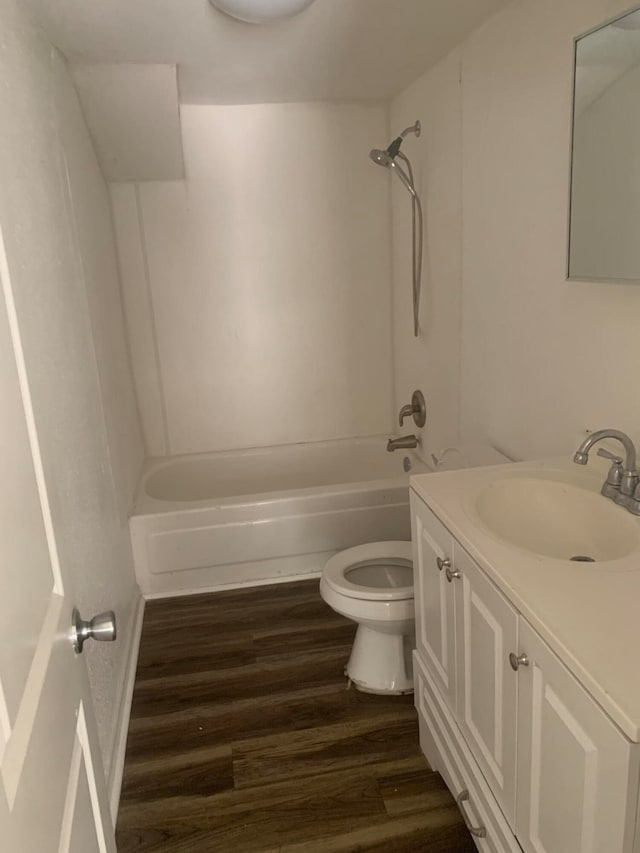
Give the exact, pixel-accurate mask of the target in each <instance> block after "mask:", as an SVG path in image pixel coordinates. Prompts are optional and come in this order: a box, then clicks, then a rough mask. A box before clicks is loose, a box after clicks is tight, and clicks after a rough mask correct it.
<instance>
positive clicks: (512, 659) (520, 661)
mask: <svg viewBox="0 0 640 853" xmlns="http://www.w3.org/2000/svg"><path fill="white" fill-rule="evenodd" d="M509 663H510V664H511V669H512V670H513V671H514V672H517V671H518V670H519V669H520V667H521V666H529V658H528V657H527V656H526V655H516V654H514V653H513V652H511V654H510V655H509Z"/></svg>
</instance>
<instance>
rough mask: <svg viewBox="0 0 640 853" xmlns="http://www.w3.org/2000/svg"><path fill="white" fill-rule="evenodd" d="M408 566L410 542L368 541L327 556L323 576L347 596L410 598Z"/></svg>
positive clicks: (374, 599)
mask: <svg viewBox="0 0 640 853" xmlns="http://www.w3.org/2000/svg"><path fill="white" fill-rule="evenodd" d="M412 565H413V557H412V551H411V542H370V543H368V544H367V545H357V546H356V547H355V548H348V549H347V550H346V551H341V552H340V553H338V554H336V555H335V556H333V557H331V558H330V559H329V560H328V561H327V564H326V565H325V568H324V572H323V578H324V581H325V583H326V584H327V586H328V587H329V588H330V589H332V590H333V591H334V592H337V593H339V594H340V595H346V596H348V597H349V598H357V599H361V600H367V601H403V600H408V599H413V595H414V591H413V574H412ZM350 575H352V578H351V579H350V577H349V576H350ZM408 579H410V580H411V582H410V583H409V584H408V583H407V582H406V581H407V580H408ZM358 581H360V582H358ZM396 583H397V584H398V585H397V586H396V585H395V584H396Z"/></svg>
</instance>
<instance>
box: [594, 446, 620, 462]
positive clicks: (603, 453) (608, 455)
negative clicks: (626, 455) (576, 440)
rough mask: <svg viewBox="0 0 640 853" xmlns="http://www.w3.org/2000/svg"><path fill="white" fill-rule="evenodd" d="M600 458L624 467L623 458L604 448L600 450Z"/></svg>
mask: <svg viewBox="0 0 640 853" xmlns="http://www.w3.org/2000/svg"><path fill="white" fill-rule="evenodd" d="M598 456H602V458H603V459H610V460H611V462H613V464H614V465H622V461H623V460H622V457H621V456H616V455H615V453H610V452H609V451H608V450H606V449H605V448H604V447H601V448H600V450H598Z"/></svg>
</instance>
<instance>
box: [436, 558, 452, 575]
mask: <svg viewBox="0 0 640 853" xmlns="http://www.w3.org/2000/svg"><path fill="white" fill-rule="evenodd" d="M436 566H437V567H438V571H439V572H441V571H442V570H443V569H450V568H451V560H450V559H449V558H448V557H445V558H444V560H443V559H442V557H436Z"/></svg>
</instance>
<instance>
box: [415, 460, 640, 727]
mask: <svg viewBox="0 0 640 853" xmlns="http://www.w3.org/2000/svg"><path fill="white" fill-rule="evenodd" d="M592 455H595V454H592ZM606 471H607V465H606V464H604V465H603V464H600V463H599V461H597V460H594V462H593V463H592V462H591V461H590V462H589V465H588V466H587V467H586V468H582V467H580V466H578V465H574V464H573V463H572V462H571V460H570V459H566V458H565V459H553V460H545V461H542V462H520V463H515V464H512V465H498V466H491V467H487V468H467V469H463V470H458V471H446V472H439V473H435V474H433V473H432V474H422V475H419V476H414V477H411V480H410V482H411V488H412V489H413V490H414V491H415V492H416V493H417V494H418V495H419V496H420V497H421V498H422V499H423V500H424V501H425V502H426V503H427V504H428V505H429V507H430V508H431V510H432V511H433V512H434V513H435V515H436V516H437V517H438V518H439V519H440V521H441V522H442V523H443V524H444V525H445V527H447V528H448V529H449V530H450V531H451V533H452V534H453V536H454V537H455V538H456V539H457V540H458V541H459V542H460V544H461V545H462V546H463V547H464V548H465V550H466V551H468V552H469V554H470V555H471V556H472V557H473V558H474V559H475V560H476V562H477V563H478V564H479V565H480V566H481V567H482V568H483V569H484V570H485V572H486V573H487V575H488V576H489V577H490V578H491V579H492V580H493V582H494V583H495V584H496V586H497V587H498V588H499V589H500V590H501V591H502V592H503V593H504V595H505V596H506V597H507V598H508V599H509V601H511V603H512V604H513V605H514V607H516V608H517V610H519V611H520V613H521V614H522V615H523V616H524V617H525V619H526V620H527V621H528V622H529V623H530V624H531V625H532V626H533V627H534V628H535V630H536V631H537V632H538V633H539V634H540V635H541V636H542V637H543V638H544V640H545V641H546V642H547V643H548V644H549V646H550V647H551V648H552V649H553V650H554V651H555V652H556V654H557V655H558V656H559V657H560V658H561V659H562V661H563V662H564V663H565V665H566V666H567V667H568V668H569V669H570V670H571V672H573V674H574V675H575V676H576V678H577V679H578V680H579V681H580V682H581V683H582V685H583V686H584V687H585V689H586V690H587V691H588V692H589V693H590V694H591V695H592V696H593V697H594V699H595V700H596V701H597V702H598V703H599V704H600V705H601V706H602V708H603V709H604V710H605V711H606V712H607V713H608V714H609V716H610V717H611V718H612V719H613V720H614V722H615V723H616V724H617V725H618V726H619V727H620V729H622V731H623V732H624V734H625V735H626V736H627V737H628V738H629V739H630V740H632V741H635V742H640V548H638V549H636V550H635V551H633V552H632V553H631V554H630V555H628V556H626V557H624V558H622V559H618V560H612V561H606V562H605V561H602V562H597V563H577V562H570V561H568V560H557V559H551V558H548V557H542V556H538V555H537V554H534V553H531V552H530V551H525V550H522V549H520V548H516V547H515V546H512V545H509V544H507V543H505V542H504V541H503V540H501V539H498V538H496V537H495V536H494V535H493V534H492V533H491V531H490V530H489V529H488V528H486V527H485V526H484V525H483V524H482V522H481V521H480V519H479V518H478V517H477V514H476V512H475V509H474V506H475V500H476V498H477V496H478V495H479V494H480V493H481V491H482V490H483V489H484V488H486V487H487V486H488V485H489V484H490V483H491V482H493V481H495V480H499V479H503V478H506V477H521V476H523V475H525V476H526V475H528V474H530V475H531V476H532V477H539V476H542V477H548V478H553V479H556V478H557V479H562V480H563V481H564V482H568V483H572V484H574V485H578V486H580V487H581V488H585V489H588V490H589V491H593V492H595V493H598V492H599V491H600V487H601V485H602V482H603V480H604V476H605V475H606ZM602 500H607V501H608V499H607V498H602ZM611 503H612V502H611ZM612 505H613V504H612ZM614 509H615V510H616V511H617V512H621V513H624V514H625V515H626V516H628V517H629V518H630V519H633V521H635V523H636V524H638V526H639V529H640V519H636V518H635V517H634V516H631V515H630V514H629V513H627V511H626V510H625V509H622V508H621V507H615V506H614ZM514 651H515V650H514ZM518 652H526V649H519V650H518Z"/></svg>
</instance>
